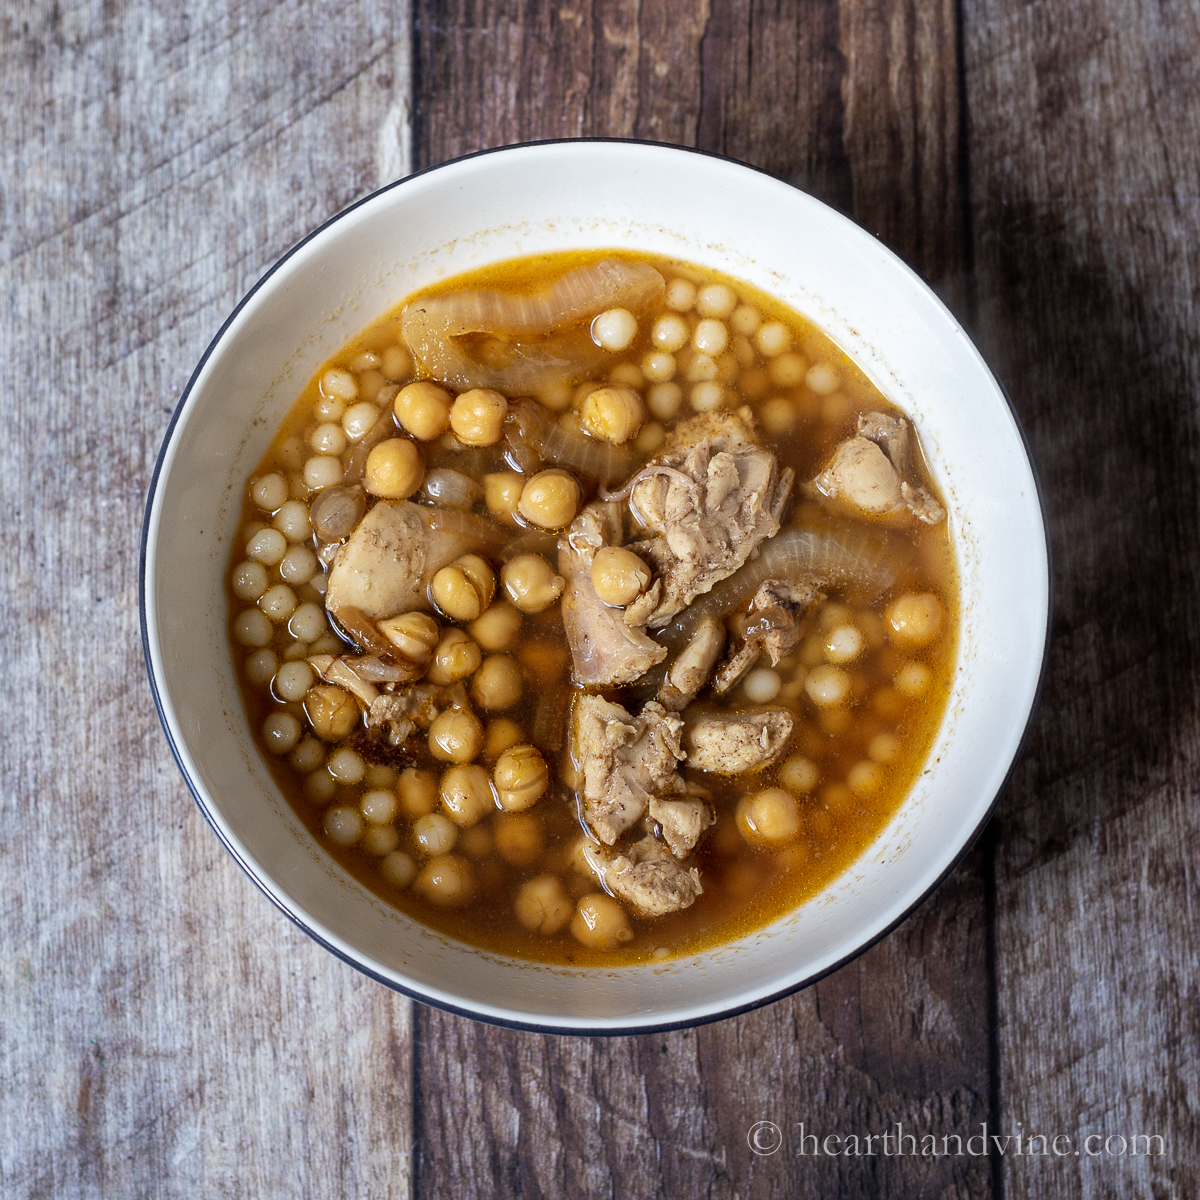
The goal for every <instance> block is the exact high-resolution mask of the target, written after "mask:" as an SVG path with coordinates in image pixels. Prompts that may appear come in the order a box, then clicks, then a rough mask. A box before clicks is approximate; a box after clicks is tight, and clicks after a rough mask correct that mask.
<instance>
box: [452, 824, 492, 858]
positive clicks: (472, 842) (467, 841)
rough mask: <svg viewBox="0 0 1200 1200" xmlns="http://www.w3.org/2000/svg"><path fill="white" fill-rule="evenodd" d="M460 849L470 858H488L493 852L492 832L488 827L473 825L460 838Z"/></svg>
mask: <svg viewBox="0 0 1200 1200" xmlns="http://www.w3.org/2000/svg"><path fill="white" fill-rule="evenodd" d="M458 848H459V850H461V851H462V852H463V853H464V854H465V855H467V857H468V858H487V856H488V855H489V854H491V852H492V848H493V847H492V831H491V830H490V829H489V828H488V827H487V826H486V825H472V826H471V828H470V829H464V830H463V831H462V833H461V834H459V837H458Z"/></svg>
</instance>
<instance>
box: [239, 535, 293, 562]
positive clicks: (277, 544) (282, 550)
mask: <svg viewBox="0 0 1200 1200" xmlns="http://www.w3.org/2000/svg"><path fill="white" fill-rule="evenodd" d="M287 547H288V543H287V538H285V537H284V536H283V534H282V533H280V532H279V530H278V529H267V528H265V527H264V528H261V529H259V530H258V532H257V533H255V534H254V535H253V536H252V537H251V538H250V539H249V540H248V541H247V543H246V557H247V558H248V559H249V560H250V561H251V562H256V563H263V564H265V565H266V566H268V567H273V566H275V564H276V563H278V562H279V560H280V559H281V558H283V556H284V555H285V554H286V553H287Z"/></svg>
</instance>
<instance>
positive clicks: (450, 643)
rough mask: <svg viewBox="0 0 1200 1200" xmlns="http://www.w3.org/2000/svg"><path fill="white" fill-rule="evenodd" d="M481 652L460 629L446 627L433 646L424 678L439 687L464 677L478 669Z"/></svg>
mask: <svg viewBox="0 0 1200 1200" xmlns="http://www.w3.org/2000/svg"><path fill="white" fill-rule="evenodd" d="M481 662H483V652H482V651H481V650H480V649H479V646H478V645H476V643H475V642H473V641H472V640H471V639H470V638H469V637H468V636H467V635H466V634H465V633H463V631H462V630H461V629H447V630H446V632H445V633H443V634H442V636H441V640H440V641H439V642H438V644H437V645H436V646H435V647H434V650H433V661H432V662H431V663H430V664H429V670H428V671H426V672H425V678H426V679H428V680H429V682H430V683H436V684H438V686H439V687H446V686H447V685H449V684H451V683H456V682H457V681H458V680H460V679H466V677H467V676H468V675H471V674H473V673H474V672H475V671H477V670H478V669H479V664H480V663H481Z"/></svg>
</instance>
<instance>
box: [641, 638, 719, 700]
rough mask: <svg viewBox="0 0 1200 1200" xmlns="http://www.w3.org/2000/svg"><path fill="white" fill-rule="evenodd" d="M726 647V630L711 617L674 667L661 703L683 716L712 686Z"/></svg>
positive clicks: (669, 675)
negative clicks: (702, 691) (700, 693)
mask: <svg viewBox="0 0 1200 1200" xmlns="http://www.w3.org/2000/svg"><path fill="white" fill-rule="evenodd" d="M724 647H725V627H724V626H723V625H722V624H721V622H720V621H714V620H713V619H712V618H711V617H709V618H707V619H706V620H704V621H701V622H700V624H699V625H698V626H697V627H696V632H695V633H693V634H692V640H691V641H690V642H688V644H687V645H686V646H684V648H683V649H682V650H680V652H679V657H678V658H676V659H675V661H674V662H673V663H672V664H671V669H670V670H669V671H668V672H667V678H666V680H665V681H664V683H663V685H662V688H661V689H660V690H659V693H658V701H659V703H660V704H661V705H662V706H663V707H664V708H667V709H670V710H671V711H672V712H682V711H683V710H684V709H685V708H687V706H688V705H689V704H691V702H692V701H693V700H694V699H695V697H696V693H697V692H698V691H699V690H700V689H701V688H702V687H703V686H704V685H705V684H706V683H707V682H708V677H709V676H710V675H711V674H712V669H713V667H714V666H715V665H716V661H717V659H718V658H720V656H721V651H722V650H723V649H724Z"/></svg>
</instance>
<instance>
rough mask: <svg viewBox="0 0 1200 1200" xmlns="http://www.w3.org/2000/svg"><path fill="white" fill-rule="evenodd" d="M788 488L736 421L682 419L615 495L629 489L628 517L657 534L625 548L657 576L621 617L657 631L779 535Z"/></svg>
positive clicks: (786, 478)
mask: <svg viewBox="0 0 1200 1200" xmlns="http://www.w3.org/2000/svg"><path fill="white" fill-rule="evenodd" d="M791 487H792V471H791V469H790V468H789V469H788V470H786V471H784V472H783V474H782V475H780V473H779V466H778V463H777V462H776V460H775V456H774V455H773V454H772V453H771V452H770V451H769V450H765V449H763V448H762V447H761V446H759V445H757V444H756V443H755V442H754V440H753V436H752V431H751V429H750V427H749V425H748V424H747V423H746V422H745V421H743V419H742V418H741V417H740V416H737V415H735V414H733V413H711V414H705V415H702V416H698V417H692V418H691V419H690V420H687V421H684V422H683V423H682V424H681V425H679V426H678V427H677V428H676V429H675V431H674V433H673V434H672V435H671V438H670V440H669V441H668V443H667V446H666V449H665V450H664V451H663V452H662V453H661V454H660V455H658V457H657V458H655V459H653V460H651V461H650V462H649V463H647V464H646V466H644V467H643V468H642V469H641V470H640V471H639V472H638V473H637V474H636V475H635V476H634V477H633V478H632V479H631V480H630V481H629V483H627V484H626V485H625V488H623V489H622V491H621V492H620V493H618V495H622V494H624V493H625V492H626V491H628V493H629V504H630V509H631V511H632V512H633V513H634V515H635V516H636V517H637V519H638V520H639V521H640V522H641V523H642V524H643V525H644V527H645V528H646V529H647V530H648V531H649V532H650V533H651V534H654V535H655V536H653V537H651V538H649V539H647V540H645V541H640V542H636V543H634V544H633V545H631V546H630V549H631V550H633V551H634V552H635V553H636V554H639V555H640V556H641V557H642V558H644V559H645V560H646V562H648V563H649V564H650V566H651V567H652V568H653V569H654V571H655V574H656V576H657V578H656V579H655V582H654V584H653V585H652V588H651V590H650V591H649V592H647V596H646V597H643V598H642V599H641V600H639V601H638V602H637V603H636V604H635V605H631V606H630V610H631V611H629V612H627V614H626V619H627V620H628V621H634V622H640V621H645V623H646V624H647V625H649V626H650V627H651V628H652V629H658V628H661V627H662V626H663V625H666V624H668V623H669V622H670V621H671V619H672V618H673V617H674V616H675V615H676V614H677V613H679V612H680V611H682V609H684V608H685V607H686V606H687V605H688V604H690V603H691V602H692V600H694V599H695V598H696V597H697V596H699V595H701V594H703V593H704V592H707V591H708V590H709V589H710V588H711V587H712V586H713V584H714V583H717V582H718V581H719V580H722V579H725V578H726V577H727V576H729V575H732V574H733V572H734V571H736V570H737V569H738V567H740V566H741V565H742V563H744V562H745V561H746V559H747V558H748V557H749V556H750V554H751V553H752V552H753V551H754V550H755V549H756V548H757V546H758V545H759V544H760V543H761V542H762V541H763V540H764V539H765V538H769V537H773V536H774V535H775V534H776V533H778V532H779V521H780V517H781V516H782V514H783V509H784V507H785V505H786V504H787V501H788V496H789V494H790V492H791ZM660 585H661V586H660ZM656 588H659V589H660V590H659V593H658V594H656V595H652V594H653V592H654V589H656ZM651 600H653V603H651Z"/></svg>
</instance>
